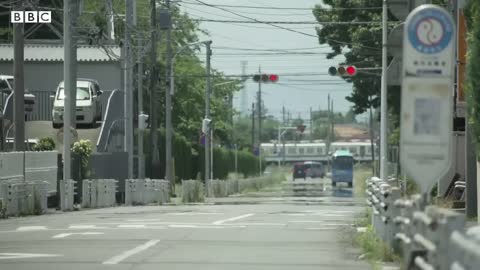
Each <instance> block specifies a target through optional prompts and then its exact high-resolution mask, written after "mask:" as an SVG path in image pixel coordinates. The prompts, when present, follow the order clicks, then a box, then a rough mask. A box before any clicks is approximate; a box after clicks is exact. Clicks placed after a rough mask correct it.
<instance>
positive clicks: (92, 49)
mask: <svg viewBox="0 0 480 270" xmlns="http://www.w3.org/2000/svg"><path fill="white" fill-rule="evenodd" d="M120 54H121V48H120V47H119V46H113V45H104V46H102V47H99V46H89V45H78V46H77V60H78V61H79V62H110V61H119V59H120ZM24 55H25V57H24V59H25V61H27V62H63V57H64V51H63V44H25V46H24ZM4 61H13V44H0V62H4Z"/></svg>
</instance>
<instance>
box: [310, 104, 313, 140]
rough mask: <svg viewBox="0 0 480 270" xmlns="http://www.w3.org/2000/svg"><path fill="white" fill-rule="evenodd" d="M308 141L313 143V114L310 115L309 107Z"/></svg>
mask: <svg viewBox="0 0 480 270" xmlns="http://www.w3.org/2000/svg"><path fill="white" fill-rule="evenodd" d="M310 141H311V142H313V113H312V107H310Z"/></svg>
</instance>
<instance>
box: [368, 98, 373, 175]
mask: <svg viewBox="0 0 480 270" xmlns="http://www.w3.org/2000/svg"><path fill="white" fill-rule="evenodd" d="M368 105H369V109H370V121H369V123H370V152H371V153H372V175H375V145H374V138H375V136H374V135H375V134H373V112H372V96H370V95H368Z"/></svg>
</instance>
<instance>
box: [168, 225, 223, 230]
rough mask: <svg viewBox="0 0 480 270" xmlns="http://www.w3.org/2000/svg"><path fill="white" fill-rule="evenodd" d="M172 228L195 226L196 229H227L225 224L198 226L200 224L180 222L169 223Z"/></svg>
mask: <svg viewBox="0 0 480 270" xmlns="http://www.w3.org/2000/svg"><path fill="white" fill-rule="evenodd" d="M168 227H170V228H195V229H225V227H223V226H212V225H205V226H198V225H180V224H172V225H169V226H168Z"/></svg>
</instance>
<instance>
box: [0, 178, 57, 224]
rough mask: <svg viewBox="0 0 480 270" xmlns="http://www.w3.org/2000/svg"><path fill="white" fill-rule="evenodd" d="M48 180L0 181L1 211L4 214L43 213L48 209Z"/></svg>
mask: <svg viewBox="0 0 480 270" xmlns="http://www.w3.org/2000/svg"><path fill="white" fill-rule="evenodd" d="M48 185H49V183H48V182H46V181H23V180H18V179H16V180H3V181H0V201H2V203H1V205H2V206H1V208H2V209H0V213H1V215H4V216H19V215H33V214H37V215H38V214H43V213H45V212H46V211H47V198H48Z"/></svg>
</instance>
